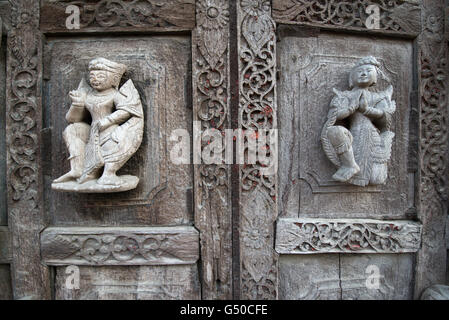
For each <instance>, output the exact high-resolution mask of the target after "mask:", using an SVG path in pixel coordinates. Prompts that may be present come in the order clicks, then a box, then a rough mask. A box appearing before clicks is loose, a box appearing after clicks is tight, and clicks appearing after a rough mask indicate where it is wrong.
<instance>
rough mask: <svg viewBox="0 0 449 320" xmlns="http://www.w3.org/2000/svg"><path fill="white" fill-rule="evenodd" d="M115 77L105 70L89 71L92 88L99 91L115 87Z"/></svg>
mask: <svg viewBox="0 0 449 320" xmlns="http://www.w3.org/2000/svg"><path fill="white" fill-rule="evenodd" d="M113 80H114V79H113V77H112V76H111V74H110V73H109V72H107V71H104V70H91V71H90V73H89V82H90V85H91V86H92V88H94V89H95V90H97V91H104V90H107V89H110V88H112V87H113Z"/></svg>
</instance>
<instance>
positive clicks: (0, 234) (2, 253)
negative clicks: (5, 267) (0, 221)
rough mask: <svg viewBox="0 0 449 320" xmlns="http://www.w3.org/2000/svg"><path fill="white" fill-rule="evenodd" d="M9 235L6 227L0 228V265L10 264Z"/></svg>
mask: <svg viewBox="0 0 449 320" xmlns="http://www.w3.org/2000/svg"><path fill="white" fill-rule="evenodd" d="M11 258H12V250H11V233H10V232H9V230H8V227H0V264H2V263H11Z"/></svg>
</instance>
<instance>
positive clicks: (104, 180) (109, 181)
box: [97, 174, 123, 186]
mask: <svg viewBox="0 0 449 320" xmlns="http://www.w3.org/2000/svg"><path fill="white" fill-rule="evenodd" d="M97 183H98V184H103V185H109V186H111V185H112V186H119V185H121V184H122V183H123V181H122V179H120V177H117V176H116V175H115V174H114V175H105V174H103V175H102V176H101V178H100V179H98V180H97Z"/></svg>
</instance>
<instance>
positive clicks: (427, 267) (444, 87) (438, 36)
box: [414, 0, 449, 299]
mask: <svg viewBox="0 0 449 320" xmlns="http://www.w3.org/2000/svg"><path fill="white" fill-rule="evenodd" d="M422 5H423V12H422V16H421V18H422V22H423V26H425V28H424V29H423V32H422V34H421V36H420V37H419V38H418V40H417V46H418V53H417V60H418V61H417V64H418V74H419V77H418V83H417V84H416V85H417V87H418V90H419V107H418V108H419V109H418V110H419V123H420V132H419V157H420V162H419V165H420V168H419V176H418V177H419V179H418V192H417V205H418V218H419V219H420V221H421V222H422V224H423V236H422V247H421V250H420V251H419V252H418V254H417V264H416V269H415V277H416V280H415V293H414V294H415V298H416V299H418V298H419V297H420V296H421V294H422V292H423V290H425V289H426V288H428V287H430V286H432V285H436V284H444V283H445V281H446V272H447V265H446V264H447V258H446V256H447V248H446V245H445V238H444V233H445V222H446V221H447V220H446V219H447V213H448V204H447V200H448V176H449V173H448V169H449V167H448V159H449V157H448V150H449V148H448V143H449V139H448V125H449V122H448V108H447V106H448V102H449V99H448V96H449V95H448V90H449V89H448V81H447V79H449V69H448V67H447V61H448V59H449V55H448V52H449V50H448V42H447V41H448V39H447V38H445V23H444V21H445V19H447V16H446V17H444V13H445V7H446V6H447V2H445V1H443V0H424V1H422Z"/></svg>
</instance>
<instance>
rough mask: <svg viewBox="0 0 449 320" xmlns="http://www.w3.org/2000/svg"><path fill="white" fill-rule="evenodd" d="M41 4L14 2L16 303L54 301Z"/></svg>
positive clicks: (10, 117) (11, 178) (11, 97)
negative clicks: (47, 238)
mask: <svg viewBox="0 0 449 320" xmlns="http://www.w3.org/2000/svg"><path fill="white" fill-rule="evenodd" d="M38 28H39V1H35V0H15V1H12V29H11V31H10V33H9V34H8V60H7V99H6V100H7V107H6V132H7V185H8V212H9V226H10V228H11V234H12V247H13V253H12V278H13V287H14V298H16V299H22V298H25V299H26V298H32V299H48V298H50V281H49V272H48V268H47V267H44V266H43V265H42V264H41V261H40V252H39V251H40V250H39V233H40V231H42V229H43V228H44V227H45V219H44V216H43V210H42V208H43V198H42V171H41V165H40V142H41V141H40V131H41V127H42V123H41V122H42V95H41V77H42V36H41V34H40V32H39V30H38Z"/></svg>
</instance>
